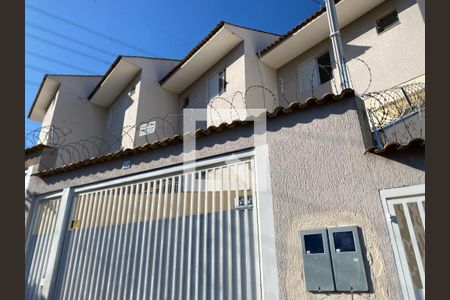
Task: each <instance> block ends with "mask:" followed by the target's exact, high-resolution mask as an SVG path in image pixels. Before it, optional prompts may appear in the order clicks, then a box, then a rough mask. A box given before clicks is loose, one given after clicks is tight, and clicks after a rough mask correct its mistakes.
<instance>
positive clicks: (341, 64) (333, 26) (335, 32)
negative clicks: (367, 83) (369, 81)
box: [324, 0, 351, 90]
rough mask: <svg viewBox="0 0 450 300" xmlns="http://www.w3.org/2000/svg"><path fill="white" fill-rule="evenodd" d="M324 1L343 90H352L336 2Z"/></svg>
mask: <svg viewBox="0 0 450 300" xmlns="http://www.w3.org/2000/svg"><path fill="white" fill-rule="evenodd" d="M324 1H325V7H326V11H327V16H328V25H329V29H330V39H331V44H332V46H333V55H334V60H335V62H336V65H337V69H338V73H339V78H340V81H341V88H342V89H343V90H344V89H349V88H351V87H350V80H349V76H348V70H347V66H346V64H345V56H344V50H343V46H342V39H341V33H340V32H339V25H338V21H337V14H336V6H335V4H334V0H324Z"/></svg>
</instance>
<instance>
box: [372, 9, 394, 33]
mask: <svg viewBox="0 0 450 300" xmlns="http://www.w3.org/2000/svg"><path fill="white" fill-rule="evenodd" d="M399 22H400V21H399V19H398V13H397V11H396V10H394V11H393V12H391V13H389V14H387V15H385V16H384V17H382V18H380V19H378V20H377V21H376V22H375V23H376V24H377V33H378V34H380V33H382V32H385V31H386V30H388V29H389V28H391V27H393V26H395V25H397V24H398V23H399Z"/></svg>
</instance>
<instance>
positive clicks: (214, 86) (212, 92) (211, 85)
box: [208, 73, 219, 100]
mask: <svg viewBox="0 0 450 300" xmlns="http://www.w3.org/2000/svg"><path fill="white" fill-rule="evenodd" d="M218 82H219V74H218V73H216V74H214V75H213V76H211V77H210V78H209V79H208V100H211V99H212V98H214V97H216V96H217V95H218V93H219V85H218Z"/></svg>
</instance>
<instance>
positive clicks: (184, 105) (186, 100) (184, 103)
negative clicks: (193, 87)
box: [181, 97, 189, 109]
mask: <svg viewBox="0 0 450 300" xmlns="http://www.w3.org/2000/svg"><path fill="white" fill-rule="evenodd" d="M188 105H189V97H186V98H184V100H183V103H182V104H181V109H185V108H186V107H187V106H188Z"/></svg>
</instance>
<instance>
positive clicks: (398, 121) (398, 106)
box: [361, 82, 425, 147]
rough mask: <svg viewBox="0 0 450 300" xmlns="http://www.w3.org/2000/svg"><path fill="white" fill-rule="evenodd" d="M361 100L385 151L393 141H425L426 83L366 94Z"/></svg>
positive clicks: (375, 136)
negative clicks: (423, 139) (385, 146)
mask: <svg viewBox="0 0 450 300" xmlns="http://www.w3.org/2000/svg"><path fill="white" fill-rule="evenodd" d="M361 99H363V102H364V106H365V109H366V113H367V116H368V119H369V123H370V126H371V130H372V132H373V134H374V139H375V142H376V145H377V146H379V147H382V146H384V145H385V144H386V143H387V142H390V141H397V142H399V143H402V142H407V141H409V140H411V139H414V138H425V136H424V125H423V122H424V120H425V119H424V114H425V83H424V82H417V83H410V84H405V85H402V86H397V87H393V88H390V89H385V90H382V91H376V92H369V93H365V94H362V95H361ZM394 125H396V126H395V127H394ZM398 125H401V126H398Z"/></svg>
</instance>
